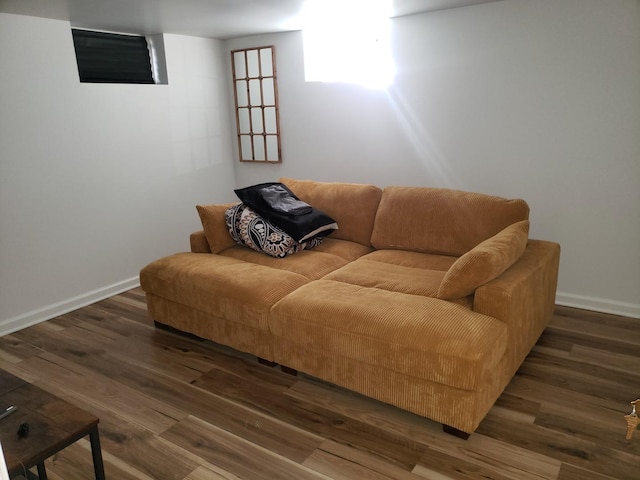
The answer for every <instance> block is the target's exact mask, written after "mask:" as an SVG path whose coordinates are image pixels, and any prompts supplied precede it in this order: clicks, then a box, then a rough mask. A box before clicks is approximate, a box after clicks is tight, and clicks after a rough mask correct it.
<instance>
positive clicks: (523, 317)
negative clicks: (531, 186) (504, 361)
mask: <svg viewBox="0 0 640 480" xmlns="http://www.w3.org/2000/svg"><path fill="white" fill-rule="evenodd" d="M559 262H560V245H559V244H557V243H554V242H547V241H543V240H529V242H528V244H527V248H526V249H525V251H524V253H523V254H522V256H521V257H520V258H519V259H518V261H516V262H515V263H514V264H513V265H512V266H511V267H510V268H509V269H507V270H506V271H505V272H503V273H502V275H500V276H499V277H497V278H496V279H494V280H492V281H491V282H489V283H487V284H485V285H483V286H482V287H479V288H478V289H477V290H476V292H475V296H474V303H473V310H474V311H476V312H479V313H483V314H485V315H489V316H491V317H495V318H497V319H499V320H502V321H503V322H505V323H506V324H507V332H508V345H507V352H506V355H507V356H508V362H509V365H510V367H511V369H512V374H514V373H515V371H516V370H517V369H518V367H519V366H520V364H521V363H522V362H523V360H524V359H525V357H526V356H527V354H528V353H529V352H530V351H531V348H532V347H533V346H534V345H535V343H536V342H537V340H538V338H539V337H540V335H541V334H542V332H543V330H544V329H545V327H546V326H547V324H548V323H549V320H551V316H552V315H553V311H554V308H555V298H556V287H557V284H558V267H559Z"/></svg>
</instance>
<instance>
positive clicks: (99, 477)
mask: <svg viewBox="0 0 640 480" xmlns="http://www.w3.org/2000/svg"><path fill="white" fill-rule="evenodd" d="M89 440H90V441H91V456H92V457H93V470H94V471H95V474H96V480H105V477H104V463H103V462H102V449H101V448H100V433H99V432H98V426H97V425H96V426H95V427H93V429H92V430H91V432H90V433H89Z"/></svg>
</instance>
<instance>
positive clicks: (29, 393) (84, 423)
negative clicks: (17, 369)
mask: <svg viewBox="0 0 640 480" xmlns="http://www.w3.org/2000/svg"><path fill="white" fill-rule="evenodd" d="M10 405H15V406H16V407H17V409H16V411H15V412H14V413H12V414H11V415H9V416H7V417H5V418H3V419H1V420H0V442H2V448H3V450H4V455H5V460H6V463H7V469H8V470H9V477H11V478H13V477H15V476H17V475H20V474H22V475H26V476H27V478H29V479H31V478H37V479H39V480H46V479H47V471H46V469H45V466H44V461H45V460H46V459H47V458H49V457H51V456H52V455H54V454H56V453H58V452H59V451H60V450H63V449H64V448H66V447H68V446H69V445H71V444H73V443H75V442H77V441H78V440H80V439H81V438H83V437H85V436H87V435H88V436H89V440H90V442H91V453H92V457H93V468H94V472H95V477H96V480H105V475H104V464H103V461H102V450H101V449H100V434H99V432H98V422H99V421H100V420H99V419H98V417H96V416H94V415H92V414H90V413H88V412H86V411H84V410H82V409H81V408H78V407H76V406H75V405H72V404H71V403H69V402H66V401H65V400H62V399H60V398H58V397H56V396H55V395H52V394H50V393H48V392H46V391H44V390H42V389H41V388H38V387H36V386H34V385H31V384H30V383H28V382H25V381H24V380H22V379H20V378H18V377H15V376H14V375H11V374H10V373H8V372H5V371H3V370H0V408H2V409H3V410H4V408H7V407H8V406H10ZM23 423H28V424H29V435H28V436H27V437H25V438H18V435H17V431H18V429H19V428H20V425H21V424H23ZM34 466H35V467H36V468H37V471H38V475H37V476H36V475H34V474H33V473H32V472H31V471H30V469H31V468H33V467H34Z"/></svg>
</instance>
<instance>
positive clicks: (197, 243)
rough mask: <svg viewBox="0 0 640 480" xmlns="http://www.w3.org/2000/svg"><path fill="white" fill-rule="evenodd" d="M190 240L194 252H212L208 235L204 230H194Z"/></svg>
mask: <svg viewBox="0 0 640 480" xmlns="http://www.w3.org/2000/svg"><path fill="white" fill-rule="evenodd" d="M189 241H190V243H191V251H192V252H193V253H211V248H209V242H207V237H205V235H204V230H198V231H197V232H193V233H192V234H191V235H190V236H189Z"/></svg>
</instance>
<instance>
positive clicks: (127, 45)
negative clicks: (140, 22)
mask: <svg viewBox="0 0 640 480" xmlns="http://www.w3.org/2000/svg"><path fill="white" fill-rule="evenodd" d="M72 33H73V45H74V47H75V50H76V60H77V62H78V72H79V74H80V81H81V82H89V83H154V80H153V73H152V70H151V60H150V56H149V48H148V46H147V40H146V38H145V37H143V36H138V35H123V34H117V33H107V32H95V31H91V30H78V29H72Z"/></svg>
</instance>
